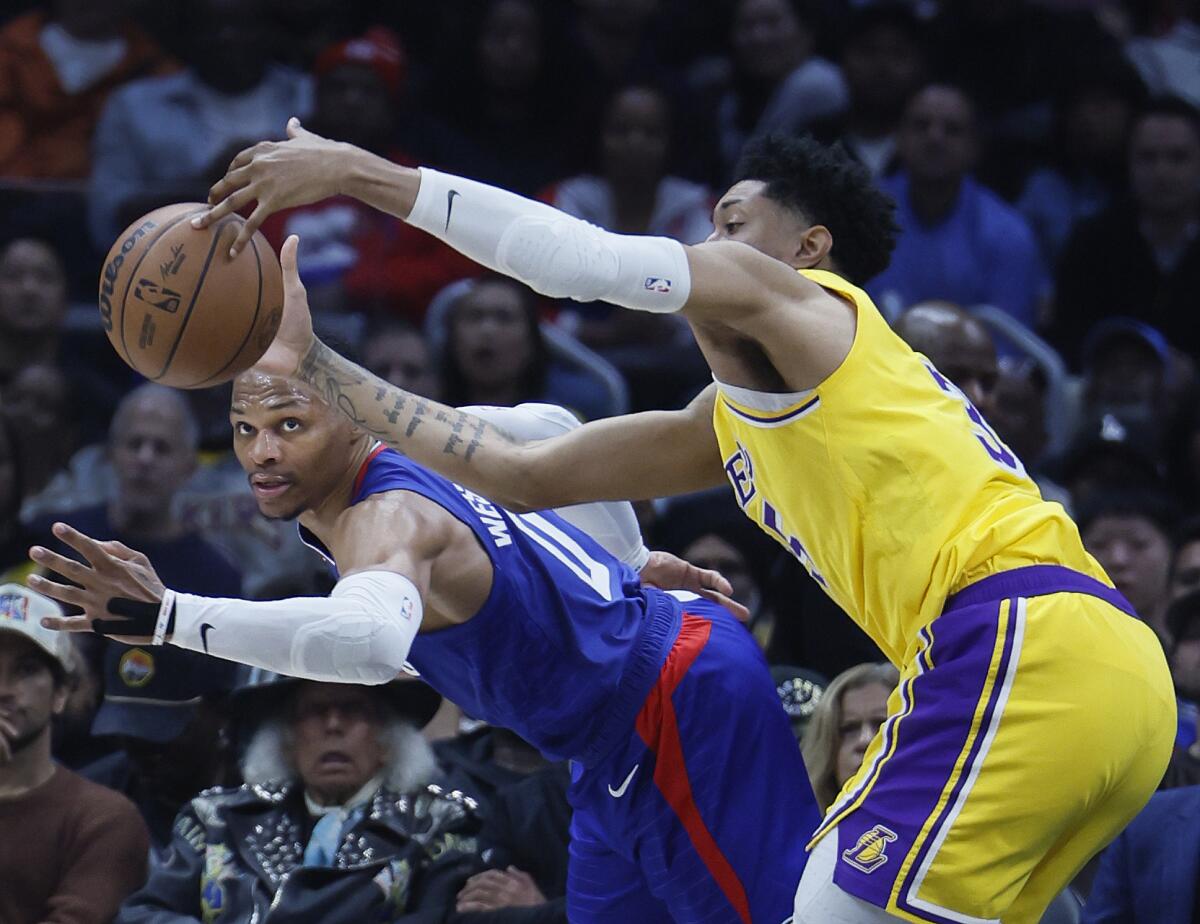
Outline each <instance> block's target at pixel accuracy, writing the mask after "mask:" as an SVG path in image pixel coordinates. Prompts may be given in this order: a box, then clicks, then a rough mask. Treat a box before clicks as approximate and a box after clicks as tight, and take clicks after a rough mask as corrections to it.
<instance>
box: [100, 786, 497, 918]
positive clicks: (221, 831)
mask: <svg viewBox="0 0 1200 924" xmlns="http://www.w3.org/2000/svg"><path fill="white" fill-rule="evenodd" d="M310 829H311V822H310V821H309V820H308V811H307V809H306V808H305V805H304V794H303V792H302V790H301V789H300V787H299V786H296V785H294V784H293V783H290V782H289V783H282V784H266V785H246V786H240V787H238V788H229V789H221V788H218V789H210V790H206V791H205V792H203V793H201V794H200V795H199V796H197V797H196V798H195V799H193V800H192V801H191V802H190V803H189V804H188V805H187V806H186V807H185V808H184V809H183V811H181V812H180V813H179V816H178V818H176V820H175V829H174V833H173V836H172V840H171V843H170V845H169V846H168V847H167V849H166V851H164V852H161V853H158V854H157V855H155V856H154V857H152V858H151V864H150V876H149V879H148V881H147V882H146V885H145V886H144V887H143V888H142V889H141V890H140V891H138V892H136V893H134V894H133V895H132V896H130V897H129V899H128V900H127V901H126V902H125V904H124V905H123V906H122V907H121V911H120V913H119V914H118V915H117V917H116V919H115V924H168V922H171V924H181V922H184V921H188V922H192V921H203V922H204V924H234V922H236V924H268V922H286V924H296V922H304V924H307V922H313V924H318V922H320V924H341V922H345V924H382V922H392V921H395V922H403V924H436V922H440V921H442V920H443V918H444V917H445V916H446V914H447V913H448V912H450V911H451V910H453V908H454V898H455V895H456V894H457V892H458V890H459V888H460V887H461V886H462V884H463V882H464V881H465V880H466V878H467V877H468V876H470V875H471V874H472V873H475V872H478V871H479V870H480V869H482V868H483V864H482V863H481V862H480V861H479V859H478V856H477V853H478V845H477V842H476V834H477V832H478V829H479V821H478V816H477V815H476V806H475V802H474V800H473V799H470V798H468V797H465V796H463V795H462V794H461V793H460V792H457V791H455V792H445V791H443V790H442V789H441V788H440V787H438V786H434V785H430V786H427V787H426V788H425V789H423V790H418V791H416V792H413V793H407V794H404V795H399V794H397V793H395V792H394V791H392V790H389V789H387V788H386V787H385V788H381V789H380V790H379V791H378V792H377V793H376V794H375V796H374V798H373V799H372V800H371V802H370V803H369V807H368V808H367V810H366V811H365V813H364V815H363V817H362V819H361V820H360V821H359V822H358V823H357V824H355V825H354V826H353V827H351V828H350V830H348V831H347V832H346V834H345V835H344V837H343V839H342V842H341V844H340V845H339V847H338V850H337V854H336V855H335V857H334V860H333V865H332V867H306V866H303V865H302V864H303V855H304V846H305V843H306V840H307V836H308V831H309V830H310Z"/></svg>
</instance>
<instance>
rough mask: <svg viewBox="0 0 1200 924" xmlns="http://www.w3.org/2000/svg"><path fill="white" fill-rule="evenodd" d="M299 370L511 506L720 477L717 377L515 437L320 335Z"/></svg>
mask: <svg viewBox="0 0 1200 924" xmlns="http://www.w3.org/2000/svg"><path fill="white" fill-rule="evenodd" d="M295 375H296V376H297V377H298V378H300V379H302V380H303V381H304V382H306V383H307V384H309V385H310V386H312V387H313V388H314V389H316V390H317V391H318V392H319V393H320V394H322V395H323V396H324V397H325V399H326V400H327V401H329V403H330V404H332V405H334V406H335V407H337V408H338V410H340V411H341V412H342V413H343V414H345V415H346V416H347V417H349V418H350V420H352V421H353V422H354V423H355V424H357V425H358V426H359V427H361V428H362V429H363V430H366V431H367V432H368V433H371V434H373V435H374V436H376V437H377V438H378V439H380V440H382V441H383V442H385V443H387V444H388V445H389V446H392V447H394V448H396V449H398V450H400V451H401V452H403V453H405V454H406V455H409V456H411V457H412V458H413V459H415V460H416V461H417V462H419V463H421V464H422V465H426V466H428V467H429V468H431V469H433V470H434V471H437V472H439V473H441V474H442V475H444V476H445V477H447V478H450V479H451V480H453V481H456V482H458V483H459V484H462V485H464V486H466V487H468V488H470V489H471V490H473V491H478V492H479V493H480V494H483V495H484V496H485V497H488V498H490V499H491V500H493V501H495V502H497V503H498V504H500V505H501V506H503V507H507V508H508V509H510V510H516V511H523V510H542V509H545V508H548V507H563V506H567V505H570V504H579V503H584V502H587V501H598V500H643V499H650V498H655V497H664V496H667V495H671V494H685V493H688V492H691V491H699V490H702V489H704V488H710V487H715V486H717V485H719V484H721V483H722V482H723V480H724V469H723V468H722V465H721V457H720V452H719V450H718V448H717V439H716V436H715V434H714V433H713V429H712V408H713V396H714V394H715V386H710V387H709V388H707V389H706V390H705V391H704V392H702V393H701V394H700V395H699V396H698V397H697V398H696V399H695V400H694V401H693V402H692V403H691V404H690V405H688V407H686V408H684V409H683V410H681V411H649V412H646V413H642V414H630V415H627V416H624V417H614V418H609V419H607V420H597V421H594V422H592V423H589V424H584V425H583V426H582V427H579V428H578V429H575V430H572V431H570V432H569V433H565V434H563V435H562V436H557V437H554V438H552V439H548V440H540V441H538V442H531V443H521V442H518V441H517V440H515V439H514V438H513V437H512V436H510V435H509V434H507V433H506V432H504V431H503V430H501V429H499V428H498V427H495V426H493V425H492V424H489V423H486V422H485V421H484V420H482V419H481V418H479V417H476V416H474V415H472V414H468V413H466V412H464V411H459V410H455V409H454V408H451V407H447V406H446V405H444V404H438V403H437V402H436V401H430V400H428V399H426V398H421V397H419V396H417V395H413V394H411V393H410V392H406V391H403V390H402V389H400V388H397V387H396V386H394V385H390V384H388V383H387V382H385V381H384V380H383V379H380V378H378V377H376V376H374V375H371V374H370V373H369V372H367V371H366V370H365V369H362V368H360V367H359V366H356V365H355V364H354V363H352V362H350V361H349V360H347V359H345V358H343V357H342V356H340V355H338V354H337V353H335V352H334V351H333V350H331V349H330V348H329V347H327V346H325V344H323V343H321V341H320V340H317V339H316V338H314V339H313V342H312V346H311V348H310V349H309V350H308V352H307V354H306V355H305V356H304V358H303V360H302V361H301V362H300V364H299V367H298V368H297V369H296V372H295Z"/></svg>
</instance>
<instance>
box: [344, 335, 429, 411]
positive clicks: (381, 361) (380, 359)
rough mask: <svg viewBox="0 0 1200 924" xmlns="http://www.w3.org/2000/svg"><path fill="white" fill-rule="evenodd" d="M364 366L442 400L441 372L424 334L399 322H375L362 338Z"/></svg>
mask: <svg viewBox="0 0 1200 924" xmlns="http://www.w3.org/2000/svg"><path fill="white" fill-rule="evenodd" d="M363 340H364V342H363V349H362V353H363V365H364V366H366V367H367V369H369V370H370V371H371V372H373V373H375V375H377V376H379V377H380V378H381V379H384V380H385V381H388V382H391V383H392V384H393V385H395V386H397V387H399V388H403V389H404V390H405V391H411V392H412V393H413V394H416V395H421V396H423V397H425V398H433V399H434V400H441V394H442V385H441V381H440V377H439V375H438V369H437V367H436V366H435V365H434V362H433V357H432V356H431V355H430V352H429V345H428V344H427V343H426V342H425V338H424V337H423V336H421V332H420V331H418V330H417V329H416V328H415V327H412V326H411V325H409V324H407V323H405V322H404V321H400V320H391V319H384V320H381V321H378V322H376V323H374V324H373V325H372V326H371V328H370V329H369V330H368V332H367V335H366V336H365V337H364V338H363Z"/></svg>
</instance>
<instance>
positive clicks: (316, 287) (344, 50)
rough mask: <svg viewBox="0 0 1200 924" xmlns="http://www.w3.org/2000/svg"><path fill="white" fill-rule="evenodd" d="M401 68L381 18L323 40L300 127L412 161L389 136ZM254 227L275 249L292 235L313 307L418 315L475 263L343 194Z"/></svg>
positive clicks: (401, 95) (399, 52) (403, 61)
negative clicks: (378, 23) (348, 34)
mask: <svg viewBox="0 0 1200 924" xmlns="http://www.w3.org/2000/svg"><path fill="white" fill-rule="evenodd" d="M407 71H408V61H407V56H406V53H405V50H404V48H403V47H402V46H401V44H400V41H399V39H398V38H397V37H396V36H395V35H394V34H393V33H391V32H389V31H388V30H387V29H383V28H381V27H375V28H372V29H370V30H369V31H368V32H366V33H365V34H363V35H361V36H357V37H355V38H351V39H347V40H345V41H341V42H338V43H336V44H334V45H331V46H329V47H328V48H325V49H323V50H322V51H321V53H320V55H319V56H318V57H317V59H316V65H315V68H314V74H315V77H316V85H315V94H314V96H315V103H314V108H313V113H312V117H311V118H310V119H309V120H308V122H307V127H309V128H311V129H312V130H313V131H315V132H317V133H318V134H321V135H326V136H328V137H330V138H335V139H337V140H338V141H346V142H349V143H351V144H354V145H357V146H358V147H361V148H363V149H364V150H367V151H371V152H373V153H375V154H378V155H380V156H381V157H386V158H389V159H390V160H393V161H395V162H397V163H403V164H406V165H413V164H414V163H415V161H414V160H413V158H412V156H411V155H410V154H408V153H407V152H406V151H405V150H404V149H403V148H402V147H400V145H399V138H398V117H399V113H400V111H401V110H402V109H403V108H404V106H405V105H406V90H407V84H408V81H407ZM262 230H263V234H265V235H266V237H267V240H269V241H270V242H271V245H272V246H273V247H275V249H276V250H278V249H279V248H280V247H281V246H282V245H283V242H284V240H285V239H286V238H287V237H288V235H290V234H298V235H299V236H300V266H301V278H302V279H303V281H304V284H305V286H306V288H307V290H308V295H309V304H310V305H311V306H312V308H313V310H314V311H317V312H321V311H340V310H344V309H346V308H349V307H355V308H367V309H371V310H373V311H383V312H386V313H388V314H398V315H402V316H404V317H408V318H411V319H415V320H420V319H421V317H423V316H424V314H425V307H426V305H428V303H429V300H430V299H431V298H433V296H434V295H435V294H437V292H438V290H439V289H441V288H442V287H443V286H445V285H446V284H447V283H450V282H453V281H454V280H455V279H460V278H462V277H464V276H475V275H478V274H479V272H480V269H479V267H478V265H477V264H475V263H474V262H472V261H471V260H468V259H467V258H466V257H464V256H462V255H461V254H459V253H458V252H456V251H454V250H453V249H451V248H450V247H448V246H446V245H445V244H443V243H442V242H441V241H439V240H437V239H436V238H434V237H432V236H431V235H428V234H425V233H424V232H422V231H419V230H417V229H416V228H412V227H410V226H409V225H407V224H406V223H404V222H402V221H400V220H399V219H398V218H394V217H392V216H391V215H386V214H384V213H382V212H379V211H377V210H375V209H372V208H369V207H368V206H365V205H363V204H362V203H361V202H359V201H358V200H357V199H352V198H350V197H348V196H335V197H333V198H331V199H326V200H323V201H321V202H314V203H312V204H310V205H304V206H298V207H296V208H293V209H285V210H283V211H281V212H277V213H275V214H274V215H272V216H270V218H268V219H267V221H266V222H265V223H264V225H263V229H262Z"/></svg>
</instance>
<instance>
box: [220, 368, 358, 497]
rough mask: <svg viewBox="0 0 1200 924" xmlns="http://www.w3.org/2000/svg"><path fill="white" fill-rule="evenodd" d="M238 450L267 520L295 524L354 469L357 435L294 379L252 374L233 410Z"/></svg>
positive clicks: (241, 383)
mask: <svg viewBox="0 0 1200 924" xmlns="http://www.w3.org/2000/svg"><path fill="white" fill-rule="evenodd" d="M229 422H230V424H231V425H232V426H233V451H234V453H235V454H236V455H237V458H238V462H240V463H241V466H242V468H243V469H244V470H245V472H246V474H247V476H248V478H249V481H250V489H251V490H252V491H253V492H254V499H255V500H256V501H257V502H258V509H259V511H260V512H261V513H262V514H263V516H265V517H270V518H271V519H278V520H291V519H295V518H296V517H298V516H299V515H300V514H301V513H303V512H304V511H305V510H309V509H312V508H314V507H317V506H319V505H320V504H321V502H322V501H324V500H325V499H326V498H327V497H328V496H329V495H330V494H331V493H332V491H333V490H334V489H335V487H336V486H337V484H338V483H339V480H340V479H341V478H342V477H343V476H344V474H345V471H346V467H347V466H348V465H349V464H350V456H351V451H350V450H351V447H352V445H353V441H352V431H351V430H350V427H349V424H347V423H345V422H344V421H343V419H342V417H341V415H340V414H338V413H337V412H336V411H335V410H333V409H332V408H331V407H329V405H328V404H326V403H325V402H323V401H321V400H320V399H319V398H317V396H316V395H314V394H313V393H312V392H310V391H309V390H308V389H306V388H305V387H304V386H303V385H302V384H301V383H299V382H296V381H294V380H292V379H284V378H279V377H276V376H269V375H263V374H261V373H258V372H255V371H253V370H252V371H250V372H248V373H245V374H243V375H242V376H240V377H239V378H238V380H237V382H236V383H235V384H234V388H233V400H232V402H231V403H230V406H229Z"/></svg>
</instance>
